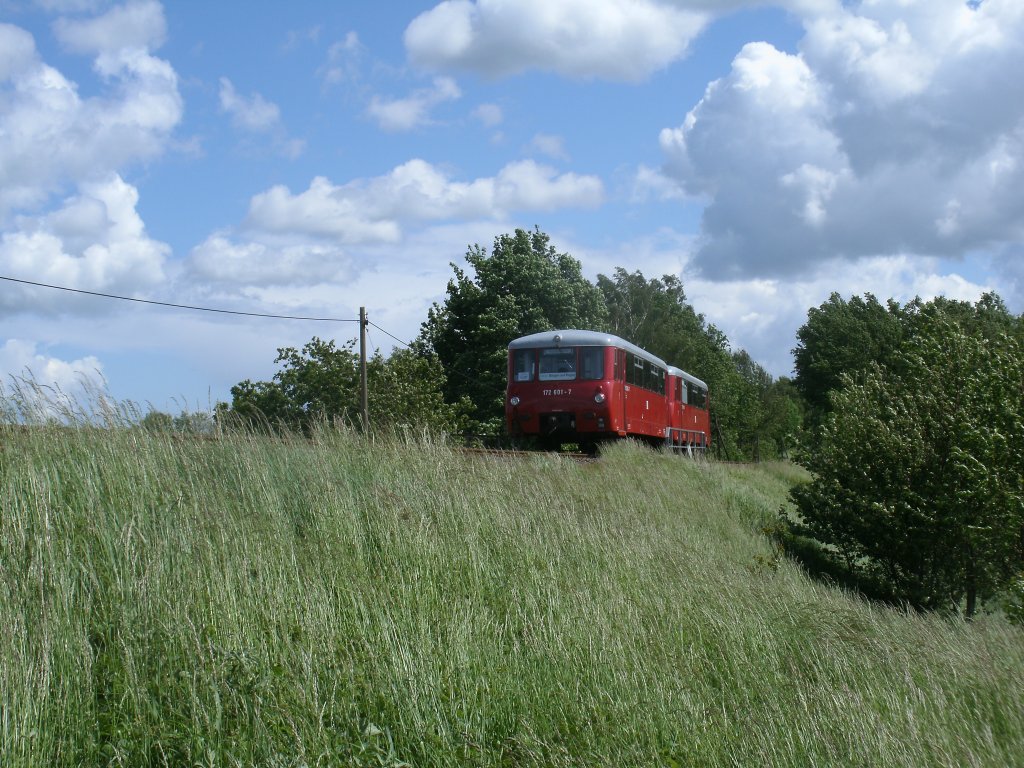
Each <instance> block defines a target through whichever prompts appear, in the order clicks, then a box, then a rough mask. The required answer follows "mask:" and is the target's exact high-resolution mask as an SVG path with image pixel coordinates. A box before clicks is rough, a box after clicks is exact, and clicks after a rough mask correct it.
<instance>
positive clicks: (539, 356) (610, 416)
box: [505, 330, 710, 449]
mask: <svg viewBox="0 0 1024 768" xmlns="http://www.w3.org/2000/svg"><path fill="white" fill-rule="evenodd" d="M707 391H708V390H707V385H705V384H704V382H702V381H701V380H700V379H697V378H695V377H693V376H691V375H689V374H687V373H685V372H684V371H682V370H680V369H679V368H674V367H671V366H669V365H667V364H666V363H665V361H664V360H662V359H660V358H658V357H655V356H654V355H652V354H651V353H650V352H647V351H646V350H643V349H641V348H640V347H638V346H636V345H635V344H631V343H630V342H628V341H625V340H624V339H621V338H619V337H618V336H614V335H612V334H607V333H598V332H595V331H583V330H561V331H545V332H543V333H535V334H532V335H530V336H523V337H521V338H518V339H515V340H514V341H512V342H511V343H510V344H509V345H508V389H507V392H506V398H505V422H506V426H507V428H508V431H509V434H510V435H512V436H513V437H519V436H531V437H536V438H537V439H538V440H540V441H541V443H542V444H544V445H546V446H551V447H557V446H559V445H561V444H562V443H577V444H579V445H581V446H585V447H590V446H593V445H595V444H597V443H598V442H601V441H604V440H610V439H614V438H617V437H636V438H640V439H643V440H647V441H650V442H657V443H666V444H668V445H672V446H675V447H680V448H701V449H702V448H706V447H707V446H708V444H709V442H710V421H709V419H708V396H707Z"/></svg>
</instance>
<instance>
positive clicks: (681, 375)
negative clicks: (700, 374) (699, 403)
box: [668, 365, 708, 389]
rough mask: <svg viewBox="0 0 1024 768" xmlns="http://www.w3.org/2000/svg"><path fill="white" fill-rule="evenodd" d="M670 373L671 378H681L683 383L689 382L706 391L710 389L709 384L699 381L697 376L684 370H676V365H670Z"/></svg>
mask: <svg viewBox="0 0 1024 768" xmlns="http://www.w3.org/2000/svg"><path fill="white" fill-rule="evenodd" d="M668 372H669V375H670V376H677V377H679V378H681V379H682V380H683V381H688V382H690V383H691V384H696V385H697V386H698V387H703V388H704V389H707V388H708V385H707V384H705V383H704V382H703V381H701V380H700V379H698V378H697V377H696V376H691V375H690V374H688V373H687V372H686V371H684V370H683V369H682V368H676V367H675V366H674V365H670V366H669V367H668Z"/></svg>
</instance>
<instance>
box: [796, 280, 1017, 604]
mask: <svg viewBox="0 0 1024 768" xmlns="http://www.w3.org/2000/svg"><path fill="white" fill-rule="evenodd" d="M902 316H903V320H904V321H905V323H906V326H905V327H906V328H907V329H908V330H907V332H906V334H905V338H904V341H903V343H902V344H900V346H899V347H898V348H897V349H896V350H895V351H893V352H891V353H890V354H889V355H888V365H887V366H886V367H882V366H881V365H879V364H878V363H875V362H872V363H869V364H868V367H867V368H866V369H865V370H863V371H862V373H861V374H860V375H859V376H858V377H857V378H856V379H854V378H853V377H852V376H850V375H849V374H846V375H844V376H842V378H841V380H840V387H839V389H837V390H836V391H835V392H834V393H833V396H832V399H831V407H832V412H831V414H830V415H829V416H828V417H827V418H826V420H825V422H824V424H823V426H822V430H821V440H820V445H819V447H818V450H816V451H814V452H812V453H809V454H808V455H807V456H806V457H805V459H804V462H803V463H804V464H805V465H806V466H807V468H808V469H810V470H811V472H812V473H813V474H814V480H813V481H812V482H811V483H810V484H808V485H805V486H801V487H799V488H797V489H796V490H795V491H794V492H793V499H794V501H795V502H796V505H797V508H798V510H799V512H800V515H801V518H802V522H801V523H800V524H799V525H798V526H797V527H796V530H797V532H798V533H802V534H804V535H807V536H810V537H812V538H813V539H816V540H817V541H818V542H820V543H822V544H824V545H826V549H825V551H827V552H834V553H835V555H836V557H837V558H840V559H841V560H843V561H844V563H845V566H846V569H847V570H848V572H850V573H853V574H854V575H855V576H857V577H863V578H864V579H866V580H871V581H873V582H874V583H876V584H877V583H881V584H883V585H885V586H886V588H887V589H888V590H890V592H891V594H892V596H893V597H895V598H897V599H900V600H904V601H907V602H909V603H910V604H912V605H915V606H919V607H922V608H940V609H941V608H947V609H948V608H951V607H955V606H959V605H961V604H962V605H964V606H965V609H964V610H965V612H966V614H967V615H968V616H970V615H971V614H973V613H974V611H975V608H976V605H977V603H978V602H979V601H982V600H985V599H987V598H990V597H992V596H993V595H995V594H996V593H997V592H998V591H999V590H1000V589H1003V588H1004V587H1006V586H1007V585H1008V584H1010V583H1011V582H1012V581H1013V579H1014V578H1015V577H1017V578H1019V574H1021V573H1022V571H1024V343H1022V339H1021V333H1020V320H1019V319H1016V318H1013V317H1012V316H1011V315H1009V314H1008V313H1007V312H1006V310H1005V307H1003V306H1002V303H1001V302H999V301H998V299H997V298H996V297H991V296H990V297H985V298H983V299H982V301H980V302H979V303H978V304H976V305H974V306H973V307H972V306H971V305H969V304H965V303H963V302H951V301H949V300H945V299H940V300H937V301H935V302H931V303H927V304H926V303H922V302H920V301H917V302H913V303H912V304H911V305H910V306H909V307H908V309H907V310H906V311H905V312H904V313H903V315H902Z"/></svg>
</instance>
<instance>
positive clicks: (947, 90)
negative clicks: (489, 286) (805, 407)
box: [0, 0, 1024, 410]
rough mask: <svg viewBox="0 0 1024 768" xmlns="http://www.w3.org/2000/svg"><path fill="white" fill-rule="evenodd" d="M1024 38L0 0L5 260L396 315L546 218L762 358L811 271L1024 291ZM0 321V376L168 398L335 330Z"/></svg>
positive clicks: (1008, 15)
mask: <svg viewBox="0 0 1024 768" xmlns="http://www.w3.org/2000/svg"><path fill="white" fill-rule="evenodd" d="M1021 71H1024V4H1022V3H1020V2H1019V0H983V2H981V3H965V2H962V1H961V0H863V1H862V2H846V3H841V2H835V1H833V0H781V1H780V2H763V1H755V0H728V1H727V2H711V0H449V1H448V2H443V3H436V2H389V3H370V2H350V3H326V2H294V3H287V4H285V3H273V2H248V3H234V2H218V3H203V2H192V1H190V2H180V3H174V4H170V3H168V4H166V5H164V4H161V3H160V2H157V0H130V1H129V2H127V3H109V2H102V1H101V0H39V1H38V2H27V1H23V0H0V276H5V277H12V278H18V279H22V280H30V281H37V282H43V283H50V284H55V285H63V286H67V287H72V288H80V289H84V290H90V291H97V292H104V293H112V294H118V295H127V296H133V297H137V298H145V299H151V300H156V301H166V302H173V303H183V304H194V305H203V306H212V307H220V308H226V309H235V310H241V311H250V312H267V313H274V314H289V315H313V316H331V317H339V318H351V317H355V316H356V314H357V312H358V307H359V306H366V307H367V308H368V311H369V314H370V318H371V320H372V321H373V322H374V323H376V324H377V325H378V326H380V327H381V328H383V329H386V330H387V331H388V332H389V333H391V334H394V335H395V336H397V337H399V338H402V339H412V338H413V337H415V335H416V334H417V332H418V330H419V325H420V323H421V322H422V321H423V320H424V319H425V317H426V313H427V309H428V308H429V306H430V305H431V303H432V302H435V301H443V298H444V290H445V286H446V283H447V281H448V279H449V277H450V276H451V268H450V266H449V263H450V262H457V263H458V262H461V260H462V257H463V255H464V254H465V252H466V250H467V247H468V246H469V245H471V244H473V243H480V244H482V245H485V246H488V245H490V243H491V242H492V241H493V239H494V237H495V236H497V235H499V234H502V233H505V232H510V231H512V230H513V229H514V228H516V227H527V228H530V227H533V226H539V227H540V228H541V229H542V230H544V231H545V232H547V233H548V234H549V235H551V237H552V241H553V244H554V245H555V247H556V248H558V249H559V250H562V251H567V252H569V253H571V254H572V255H574V256H575V257H576V258H577V259H579V260H580V261H581V262H582V264H583V268H584V272H585V274H586V275H587V276H588V277H590V278H592V279H593V278H595V277H596V276H597V275H598V274H600V273H605V274H609V273H611V271H612V270H613V269H614V268H615V267H619V266H621V267H623V268H625V269H628V270H631V271H632V270H635V269H639V270H641V271H643V272H644V274H645V275H647V276H648V277H657V276H661V275H663V274H675V275H679V276H680V277H681V278H682V280H683V282H684V285H685V286H686V291H687V295H688V297H689V299H690V300H691V301H692V303H693V304H694V306H695V308H696V309H697V310H698V311H699V312H702V313H703V314H704V315H705V316H706V317H707V318H708V319H709V320H710V321H711V322H713V323H715V324H716V325H717V326H718V327H720V328H721V329H722V330H723V331H725V332H726V334H727V335H728V337H729V339H730V340H731V342H732V344H733V346H734V347H735V348H737V349H739V348H745V349H747V350H748V351H749V352H750V353H751V354H752V355H753V357H754V358H755V359H757V360H758V361H760V362H761V363H762V364H764V365H765V366H766V367H767V368H768V369H769V370H770V371H771V372H772V373H773V374H775V375H787V374H789V373H790V372H791V365H792V360H791V355H790V350H791V348H792V347H793V346H794V343H795V338H794V333H795V330H796V328H797V327H798V326H799V325H800V324H801V323H802V322H803V321H804V320H805V319H806V313H807V309H808V308H809V307H812V306H817V305H818V304H820V303H821V302H822V301H824V300H825V299H826V298H827V297H828V295H829V294H830V293H831V292H832V291H838V292H840V293H841V294H844V295H847V296H849V295H852V294H855V293H863V292H866V291H870V292H873V293H874V294H876V295H877V296H878V297H879V298H880V299H885V298H888V297H894V298H896V299H898V300H901V301H905V300H908V299H910V298H912V297H914V296H915V295H920V296H922V297H924V298H930V297H932V296H935V295H940V294H942V295H946V296H950V297H952V298H961V299H969V300H974V299H976V298H977V297H978V296H979V295H980V294H981V293H982V292H984V291H986V290H996V291H997V292H999V293H1000V295H1002V296H1003V298H1004V299H1005V300H1006V301H1007V303H1008V304H1009V306H1010V308H1011V309H1012V310H1013V311H1015V312H1018V313H1019V312H1021V311H1022V309H1024V266H1022V262H1021V258H1022V255H1024V195H1022V194H1021V193H1020V190H1021V189H1022V188H1024V185H1022V182H1024V89H1021V87H1020V85H1019V72H1021ZM0 322H2V325H0V375H2V376H3V377H4V378H5V379H8V377H9V376H11V375H22V374H24V372H25V371H26V369H30V370H31V371H32V374H33V376H34V377H35V378H36V379H37V380H38V381H40V382H42V383H47V384H55V385H58V386H60V387H62V388H64V389H69V390H73V389H74V388H75V387H76V386H77V383H78V382H80V381H81V380H82V378H83V377H93V378H97V377H102V379H103V380H105V382H106V386H107V387H108V388H109V391H110V392H111V393H112V394H113V395H114V396H115V397H118V398H128V399H132V400H135V401H137V402H139V403H143V404H150V405H152V406H153V407H156V408H159V409H167V410H174V409H176V408H178V407H181V406H182V405H186V406H188V407H192V408H195V407H200V408H201V407H206V406H207V405H209V404H210V403H212V402H215V401H217V400H222V399H229V397H230V395H229V390H230V387H231V386H232V385H233V384H235V383H237V382H238V381H241V380H242V379H245V378H252V379H261V378H269V377H270V376H271V375H272V374H273V372H274V370H275V367H274V364H273V360H274V357H275V354H276V349H277V348H278V347H281V346H289V345H290V346H301V344H303V343H304V342H305V341H307V340H308V339H309V338H311V337H312V336H313V335H319V336H321V337H324V338H337V339H338V340H339V341H344V340H345V339H348V338H352V337H353V336H354V335H355V334H356V332H357V329H356V326H355V325H352V324H317V323H311V322H296V321H280V320H265V319H255V318H240V317H229V316H211V315H208V314H200V313H189V312H184V311H177V310H171V309H162V308H157V307H149V306H143V305H139V304H127V303H122V302H114V301H107V300H101V299H95V298H86V297H80V296H74V295H70V294H67V293H63V292H56V291H49V290H46V289H37V288H31V287H28V286H25V285H21V284H16V283H11V282H7V281H0ZM371 341H372V342H373V343H374V344H375V345H376V346H380V347H381V348H383V349H384V350H385V351H388V350H389V349H390V346H391V339H390V338H389V337H388V336H386V335H384V334H382V333H380V332H379V331H374V332H373V333H371ZM673 362H674V363H676V364H678V365H681V366H682V367H684V368H685V367H686V365H687V362H686V361H673ZM694 373H696V374H697V375H700V372H699V371H694Z"/></svg>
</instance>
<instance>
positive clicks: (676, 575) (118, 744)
mask: <svg viewBox="0 0 1024 768" xmlns="http://www.w3.org/2000/svg"><path fill="white" fill-rule="evenodd" d="M0 441H2V442H0V505H2V519H0V526H2V539H0V564H2V568H3V579H2V585H0V623H2V624H3V627H4V629H3V631H2V632H0V766H3V768H20V767H21V766H94V765H123V766H143V765H174V766H194V765H196V766H250V765H260V766H280V767H284V766H350V765H354V766H360V765H362V766H399V765H412V766H434V765H436V766H450V765H466V766H477V765H490V766H528V765H529V766H570V765H594V766H633V765H636V766H647V765H651V766H654V765H667V766H675V765H679V766H689V765H697V766H719V765H721V766H830V765H844V766H847V765H855V766H951V767H952V766H956V767H957V768H960V767H961V766H1011V765H1022V764H1024V632H1022V631H1021V630H1020V629H1019V628H1014V627H1011V626H1009V625H1008V624H1007V623H1006V622H1005V621H1004V620H1003V619H1002V618H1001V617H999V616H982V617H980V619H979V620H977V621H975V622H973V623H972V624H969V625H968V624H964V623H962V622H960V621H956V620H947V619H944V618H941V617H937V616H922V615H916V614H907V613H904V612H901V611H897V610H893V609H890V608H884V607H880V606H877V605H871V604H868V603H866V602H864V601H862V600H861V599H858V598H857V597H855V596H852V595H849V594H846V593H843V592H841V591H839V590H836V589H833V588H830V587H828V586H825V585H822V584H819V583H815V582H813V581H811V580H809V579H808V578H806V577H805V576H804V575H803V573H802V572H801V571H800V570H799V569H798V568H797V567H796V566H794V565H793V564H792V563H790V562H788V561H786V560H785V559H780V557H779V556H778V554H777V553H776V551H775V550H773V548H772V546H771V544H770V543H769V542H768V541H767V539H766V538H765V537H764V536H763V535H762V534H761V533H760V528H761V526H762V525H763V523H764V522H765V521H767V520H770V519H772V518H774V517H775V515H776V512H777V510H778V509H779V507H780V506H781V505H782V504H783V503H784V500H785V497H786V491H787V488H788V487H789V484H790V483H792V482H795V481H796V479H797V475H798V473H796V472H794V470H792V469H791V468H788V467H785V466H781V465H765V466H761V467H726V466H716V465H711V464H706V463H696V462H692V461H688V460H683V459H679V458H673V457H668V456H661V455H659V454H656V453H653V452H651V451H649V450H646V449H641V448H638V447H633V446H629V445H623V446H616V447H614V448H613V449H610V450H608V452H607V453H606V455H605V457H604V458H603V459H602V460H601V461H599V462H596V463H588V464H579V463H575V462H573V461H570V460H567V459H564V458H559V457H557V456H552V455H536V456H533V457H530V458H527V459H518V460H499V459H493V458H488V457H481V456H466V455H463V454H461V453H459V452H457V451H453V450H450V449H449V448H447V447H445V446H444V445H441V444H438V443H435V442H432V441H430V440H422V441H403V440H399V439H390V440H378V441H376V442H374V443H373V444H372V445H367V443H366V442H365V441H364V440H362V439H361V438H359V437H358V436H356V435H353V434H350V433H348V432H345V431H343V430H342V431H338V430H324V431H323V432H321V433H320V434H318V435H317V436H316V437H315V438H314V439H313V440H312V441H307V440H304V439H298V438H294V439H286V440H271V439H266V438H256V437H230V438H223V439H219V440H195V439H185V440H183V439H180V438H176V437H175V436H173V435H170V434H159V433H157V434H154V433H147V432H144V431H141V430H125V429H120V430H101V429H89V428H78V429H62V428H57V427H47V428H39V429H31V430H13V429H6V430H4V431H2V432H0Z"/></svg>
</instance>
